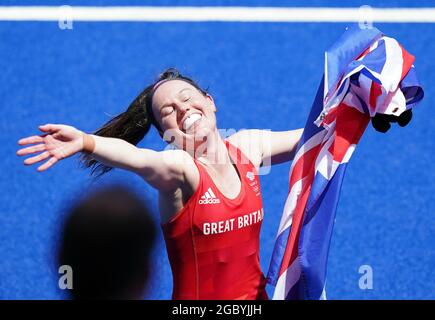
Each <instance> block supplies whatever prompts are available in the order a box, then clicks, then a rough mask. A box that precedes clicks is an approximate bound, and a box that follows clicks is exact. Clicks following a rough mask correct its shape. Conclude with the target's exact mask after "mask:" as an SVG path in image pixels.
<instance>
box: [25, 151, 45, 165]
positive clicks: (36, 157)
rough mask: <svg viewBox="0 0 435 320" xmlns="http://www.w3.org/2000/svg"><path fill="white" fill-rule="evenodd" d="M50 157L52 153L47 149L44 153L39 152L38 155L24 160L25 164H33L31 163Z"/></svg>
mask: <svg viewBox="0 0 435 320" xmlns="http://www.w3.org/2000/svg"><path fill="white" fill-rule="evenodd" d="M48 157H50V153H49V152H48V151H45V152H44V153H41V154H39V155H37V156H35V157H32V158H28V159H26V160H24V164H26V165H31V164H34V163H36V162H39V161H42V160H45V159H47V158H48Z"/></svg>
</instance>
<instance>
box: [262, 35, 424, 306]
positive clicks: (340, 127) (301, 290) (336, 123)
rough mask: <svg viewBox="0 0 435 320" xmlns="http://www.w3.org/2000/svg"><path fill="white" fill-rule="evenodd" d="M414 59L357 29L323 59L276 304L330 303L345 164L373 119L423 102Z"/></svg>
mask: <svg viewBox="0 0 435 320" xmlns="http://www.w3.org/2000/svg"><path fill="white" fill-rule="evenodd" d="M413 62H414V57H413V56H412V55H410V54H409V53H408V52H407V51H406V50H405V49H404V48H403V47H402V46H401V45H400V44H399V43H398V42H397V41H396V40H395V39H393V38H389V37H386V36H385V35H384V34H382V33H381V32H380V31H379V30H378V29H376V28H370V29H361V28H359V27H358V26H354V27H352V28H349V29H348V30H346V31H345V33H344V34H343V35H342V36H341V38H340V39H339V40H338V41H337V42H336V43H335V44H334V45H333V46H332V47H331V48H330V49H329V50H328V51H326V53H325V71H324V76H323V78H322V81H321V84H320V87H319V89H318V91H317V95H316V98H315V100H314V103H313V106H312V109H311V112H310V114H309V117H308V120H307V122H306V125H305V128H304V132H303V135H302V138H301V140H300V142H299V144H298V147H297V151H296V155H295V157H294V159H293V162H292V165H291V168H290V174H289V185H290V188H289V193H288V197H287V200H286V203H285V206H284V210H283V214H282V218H281V223H280V226H279V230H278V234H277V238H276V242H275V247H274V251H273V254H272V259H271V264H270V268H269V273H268V281H269V283H270V284H272V285H274V286H275V291H274V295H273V299H316V300H317V299H326V291H325V285H326V267H327V259H328V251H329V246H330V240H331V235H332V229H333V226H334V220H335V212H336V208H337V203H338V200H339V195H340V188H341V183H342V181H343V177H344V173H345V170H346V166H347V163H348V161H349V159H350V157H351V156H352V153H353V151H354V150H355V147H356V145H357V144H358V141H359V140H360V138H361V136H362V135H363V133H364V131H365V129H366V128H367V125H368V123H369V122H370V119H371V117H374V116H375V115H376V114H386V115H396V116H399V115H401V114H402V113H403V112H405V111H406V110H409V109H411V108H413V107H414V106H415V104H416V103H417V102H419V101H420V100H421V99H422V98H423V90H422V88H421V87H420V85H419V83H418V81H417V78H416V74H415V70H414V66H413Z"/></svg>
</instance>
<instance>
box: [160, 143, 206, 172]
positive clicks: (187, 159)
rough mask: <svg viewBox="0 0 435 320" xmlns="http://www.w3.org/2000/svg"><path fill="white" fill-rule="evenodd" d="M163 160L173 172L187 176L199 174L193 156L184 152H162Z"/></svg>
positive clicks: (176, 150) (178, 150) (177, 150)
mask: <svg viewBox="0 0 435 320" xmlns="http://www.w3.org/2000/svg"><path fill="white" fill-rule="evenodd" d="M161 156H162V160H163V161H164V162H165V164H166V165H168V166H169V167H170V168H172V170H175V171H178V172H180V173H183V174H184V175H186V176H192V175H195V174H196V173H198V168H197V167H196V165H195V162H194V160H193V158H192V156H191V155H190V154H189V153H187V152H186V151H184V150H180V149H175V150H165V151H161Z"/></svg>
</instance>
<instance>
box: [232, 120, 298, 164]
mask: <svg viewBox="0 0 435 320" xmlns="http://www.w3.org/2000/svg"><path fill="white" fill-rule="evenodd" d="M303 130H304V129H303V128H301V129H296V130H288V131H269V130H257V129H250V130H242V131H239V132H237V133H235V134H234V135H232V136H231V137H230V138H228V139H229V141H230V142H231V143H233V144H235V145H237V146H238V147H239V148H241V149H242V151H243V152H244V153H245V154H246V155H247V156H248V157H249V158H250V160H251V161H252V162H253V163H254V165H256V166H258V167H259V166H262V165H270V164H271V165H273V164H278V163H283V162H287V161H291V160H293V158H294V156H295V152H296V148H297V145H298V143H299V140H300V139H301V137H302V132H303Z"/></svg>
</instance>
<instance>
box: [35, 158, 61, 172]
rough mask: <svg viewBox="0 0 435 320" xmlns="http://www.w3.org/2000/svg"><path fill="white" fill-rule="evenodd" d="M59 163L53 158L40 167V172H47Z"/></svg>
mask: <svg viewBox="0 0 435 320" xmlns="http://www.w3.org/2000/svg"><path fill="white" fill-rule="evenodd" d="M57 161H58V160H57V159H56V158H55V157H51V159H50V160H48V161H47V162H46V163H44V164H43V165H42V166H40V167H39V168H38V171H39V172H41V171H45V170H47V169H48V168H50V167H51V166H52V165H54V164H55V163H56V162H57Z"/></svg>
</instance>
